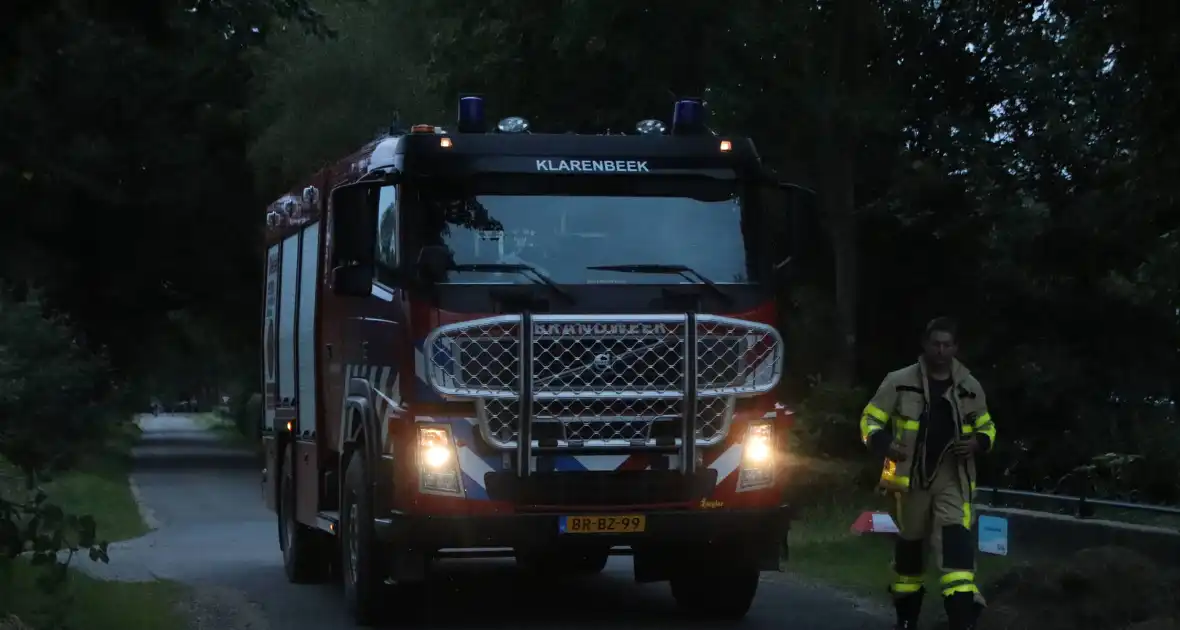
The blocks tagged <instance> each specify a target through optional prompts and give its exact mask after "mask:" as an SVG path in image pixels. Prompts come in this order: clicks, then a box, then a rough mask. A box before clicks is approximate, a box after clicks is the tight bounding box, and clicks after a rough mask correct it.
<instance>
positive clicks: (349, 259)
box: [331, 184, 380, 297]
mask: <svg viewBox="0 0 1180 630" xmlns="http://www.w3.org/2000/svg"><path fill="white" fill-rule="evenodd" d="M379 190H380V188H379V187H378V186H377V185H374V184H350V185H347V186H341V187H339V188H337V189H335V190H333V191H332V197H331V212H332V265H333V268H332V290H333V292H335V293H336V294H337V295H343V296H349V297H363V296H367V295H369V294H370V293H371V292H372V289H373V287H372V284H373V278H374V275H375V272H376V262H377V260H376V258H377V251H376V250H377V199H378V194H379V193H378V191H379Z"/></svg>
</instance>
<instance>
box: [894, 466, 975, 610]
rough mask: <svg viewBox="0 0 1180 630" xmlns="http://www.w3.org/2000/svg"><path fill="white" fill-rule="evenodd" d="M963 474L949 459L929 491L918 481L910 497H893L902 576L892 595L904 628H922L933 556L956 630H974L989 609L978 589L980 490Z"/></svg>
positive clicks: (905, 494)
mask: <svg viewBox="0 0 1180 630" xmlns="http://www.w3.org/2000/svg"><path fill="white" fill-rule="evenodd" d="M962 469H963V467H962V466H960V465H959V463H958V460H957V459H956V458H955V457H954V455H952V454H950V453H947V454H946V455H945V456H944V457H943V458H942V461H941V462H940V463H939V466H938V470H937V472H936V473H935V475H934V478H933V480H931V482H930V483H929V484H925V485H927V487H923V485H924V484H921V483H919V476H917V475H915V477H914V483H913V484H912V485H913V487H912V488H911V489H910V490H909V491H908V492H895V493H892V494H893V497H892V498H893V502H892V506H891V509H890V513H891V516H892V517H893V520H894V522H895V523H896V524H897V529H898V535H897V546H896V548H895V550H894V558H893V569H894V572H895V574H896V575H895V577H894V581H893V584H892V585H891V586H890V588H889V590H890V592H891V593H892V595H893V600H894V604H895V606H896V607H897V614H898V627H899V628H903V629H906V628H915V627H917V621H918V615H919V613H920V611H921V606H922V597H923V595H924V594H925V588H924V579H923V578H924V576H925V574H926V569H927V556H933V559H934V562H933V564H934V565H935V566H936V567H937V568H938V573H939V579H938V588H939V590H940V592H941V594H942V597H943V602H944V604H945V606H946V611H947V618H948V621H949V622H950V630H970V628H973V627H974V625H975V618H976V617H977V616H978V614H979V611H980V610H981V609H982V608H983V607H984V606H985V605H986V603H985V601H984V599H983V595H982V594H981V593H980V592H979V587H978V586H976V584H975V535H974V534H973V532H972V530H974V529H975V523H976V516H975V513H974V510H973V509H972V505H971V499H972V496H971V495H972V494H973V490H974V488H972V487H971V485H972V484H971V483H970V482H969V481H968V480H967V479H966V478H965V474H964V473H963V472H962Z"/></svg>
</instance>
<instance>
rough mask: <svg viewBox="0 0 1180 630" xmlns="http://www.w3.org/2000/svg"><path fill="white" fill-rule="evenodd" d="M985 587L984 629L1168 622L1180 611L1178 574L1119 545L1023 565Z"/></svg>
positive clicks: (1040, 629) (1160, 625)
mask: <svg viewBox="0 0 1180 630" xmlns="http://www.w3.org/2000/svg"><path fill="white" fill-rule="evenodd" d="M984 592H985V593H987V594H988V597H989V599H990V602H989V606H988V609H987V611H986V612H985V613H984V614H983V616H982V618H981V619H980V621H979V628H980V630H992V629H995V630H1000V629H1005V630H1014V629H1015V630H1024V629H1027V630H1056V629H1058V628H1060V629H1061V630H1073V629H1074V628H1095V629H1098V628H1102V629H1106V628H1110V629H1111V630H1118V629H1121V628H1129V627H1134V628H1137V629H1138V628H1168V627H1172V626H1170V625H1169V624H1171V623H1173V621H1172V619H1173V618H1174V616H1175V615H1176V614H1177V613H1178V612H1180V609H1178V608H1177V603H1178V602H1177V593H1180V581H1177V579H1176V576H1175V575H1174V574H1171V573H1169V572H1168V571H1166V570H1164V569H1162V568H1161V567H1160V566H1159V565H1157V564H1156V563H1155V562H1153V561H1152V560H1151V559H1149V558H1145V557H1143V556H1141V555H1139V554H1137V553H1135V552H1133V551H1130V550H1128V549H1121V548H1117V547H1097V548H1093V549H1083V550H1081V551H1079V552H1077V553H1075V554H1074V555H1073V556H1072V557H1069V558H1066V559H1065V560H1064V562H1063V561H1061V560H1055V561H1051V562H1050V561H1046V562H1045V563H1041V564H1036V565H1024V566H1020V567H1017V568H1015V569H1013V570H1012V571H1010V572H1008V573H1007V574H1006V575H1004V576H1002V577H1000V578H999V579H998V580H996V581H995V583H993V584H991V585H990V586H988V587H987V588H986V589H985V590H984ZM1136 624H1145V625H1142V626H1140V625H1136Z"/></svg>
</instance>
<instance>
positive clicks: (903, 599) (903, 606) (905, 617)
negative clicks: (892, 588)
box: [893, 588, 926, 630]
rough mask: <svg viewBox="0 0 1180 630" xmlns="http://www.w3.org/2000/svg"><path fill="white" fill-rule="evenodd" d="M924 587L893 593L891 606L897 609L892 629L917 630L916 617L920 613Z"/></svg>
mask: <svg viewBox="0 0 1180 630" xmlns="http://www.w3.org/2000/svg"><path fill="white" fill-rule="evenodd" d="M925 594H926V589H925V588H922V589H919V590H918V591H917V592H914V593H903V594H896V593H895V594H894V595H893V608H894V609H895V610H896V611H897V625H896V626H894V630H917V628H918V617H919V616H921V614H922V597H923V596H924V595H925Z"/></svg>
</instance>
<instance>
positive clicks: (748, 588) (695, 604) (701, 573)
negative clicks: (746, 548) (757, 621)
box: [670, 564, 761, 621]
mask: <svg viewBox="0 0 1180 630" xmlns="http://www.w3.org/2000/svg"><path fill="white" fill-rule="evenodd" d="M760 573H761V572H760V571H759V570H758V569H757V568H753V567H741V566H725V565H722V564H713V565H706V566H701V567H700V568H699V569H694V570H691V571H686V572H684V573H680V574H678V575H673V576H672V579H671V580H670V582H671V586H672V597H673V598H675V600H676V605H677V607H679V608H680V610H682V611H684V612H685V613H687V614H689V615H691V616H692V617H694V618H705V619H714V620H724V621H736V620H738V619H741V618H743V617H745V616H746V613H747V612H749V611H750V605H751V604H753V603H754V595H755V594H757V592H758V576H759V574H760Z"/></svg>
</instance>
